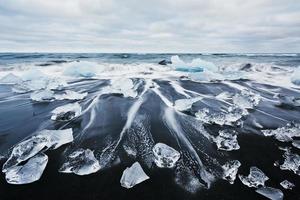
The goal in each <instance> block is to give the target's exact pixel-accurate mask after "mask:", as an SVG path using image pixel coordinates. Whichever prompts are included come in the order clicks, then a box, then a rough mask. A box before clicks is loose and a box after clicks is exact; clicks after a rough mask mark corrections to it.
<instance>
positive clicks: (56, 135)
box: [39, 128, 74, 149]
mask: <svg viewBox="0 0 300 200" xmlns="http://www.w3.org/2000/svg"><path fill="white" fill-rule="evenodd" d="M39 134H40V136H44V137H45V138H47V139H48V143H47V145H46V146H47V147H48V148H51V149H57V148H58V147H60V146H62V145H64V144H67V143H70V142H73V140H74V138H73V131H72V128H69V129H63V130H42V131H40V133H39Z"/></svg>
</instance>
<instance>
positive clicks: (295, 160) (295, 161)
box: [280, 150, 300, 176]
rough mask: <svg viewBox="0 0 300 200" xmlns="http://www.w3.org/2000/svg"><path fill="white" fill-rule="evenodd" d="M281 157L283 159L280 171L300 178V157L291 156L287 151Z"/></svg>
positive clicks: (296, 155)
mask: <svg viewBox="0 0 300 200" xmlns="http://www.w3.org/2000/svg"><path fill="white" fill-rule="evenodd" d="M283 157H284V158H285V160H284V162H283V164H282V165H280V169H282V170H290V171H293V172H294V173H295V174H297V175H299V176H300V156H299V155H298V154H293V153H291V152H290V150H287V151H286V152H285V153H284V155H283Z"/></svg>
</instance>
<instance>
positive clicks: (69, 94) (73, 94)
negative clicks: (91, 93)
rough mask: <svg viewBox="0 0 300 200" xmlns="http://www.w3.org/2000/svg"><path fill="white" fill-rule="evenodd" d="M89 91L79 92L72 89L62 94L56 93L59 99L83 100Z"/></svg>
mask: <svg viewBox="0 0 300 200" xmlns="http://www.w3.org/2000/svg"><path fill="white" fill-rule="evenodd" d="M87 94H88V93H87V92H84V93H79V92H75V91H72V90H66V91H64V93H62V94H57V95H55V98H56V99H57V100H81V99H84V98H85V97H86V96H87Z"/></svg>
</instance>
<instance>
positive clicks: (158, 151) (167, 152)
mask: <svg viewBox="0 0 300 200" xmlns="http://www.w3.org/2000/svg"><path fill="white" fill-rule="evenodd" d="M153 154H154V162H155V164H156V165H157V166H158V167H161V168H172V167H174V166H175V163H176V162H177V161H178V159H179V158H180V153H179V152H178V151H176V150H175V149H173V148H172V147H170V146H168V145H166V144H163V143H157V144H156V145H155V146H154V147H153Z"/></svg>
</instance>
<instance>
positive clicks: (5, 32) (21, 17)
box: [0, 0, 300, 53]
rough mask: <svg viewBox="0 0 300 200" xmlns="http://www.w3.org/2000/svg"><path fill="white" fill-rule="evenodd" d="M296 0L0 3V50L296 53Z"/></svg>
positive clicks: (299, 37) (299, 24) (299, 32)
mask: <svg viewBox="0 0 300 200" xmlns="http://www.w3.org/2000/svg"><path fill="white" fill-rule="evenodd" d="M299 10H300V2H299V0H285V1H282V0H252V1H245V0H227V1H223V0H209V1H207V0H205V1H203V0H151V1H150V0H149V1H147V0H145V1H141V0H64V1H61V0H51V1H45V0H0V30H1V31H0V51H2V52H8V51H23V52H24V51H25V52H26V51H27V52H38V51H43V52H266V53H269V52H278V53H281V52H291V53H293V52H300V12H299Z"/></svg>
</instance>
